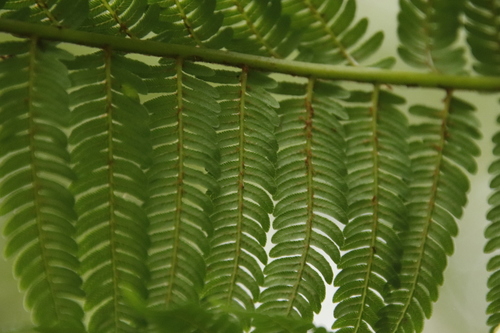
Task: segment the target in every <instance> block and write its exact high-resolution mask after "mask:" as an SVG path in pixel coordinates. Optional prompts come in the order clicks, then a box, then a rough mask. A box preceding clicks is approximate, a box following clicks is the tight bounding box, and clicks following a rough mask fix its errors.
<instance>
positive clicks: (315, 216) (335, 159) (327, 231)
mask: <svg viewBox="0 0 500 333" xmlns="http://www.w3.org/2000/svg"><path fill="white" fill-rule="evenodd" d="M339 97H340V98H343V97H346V92H345V91H344V90H342V89H341V88H340V87H338V86H335V85H333V84H330V83H326V82H322V81H316V80H314V79H310V80H309V82H308V84H307V86H305V87H304V86H302V93H301V96H300V97H298V98H292V99H288V100H285V101H283V102H281V103H280V104H281V108H280V112H281V124H280V127H279V129H278V132H277V134H276V135H277V138H278V144H279V146H280V150H279V151H278V160H277V175H276V185H277V189H278V190H277V191H276V193H275V194H274V200H276V201H277V204H276V207H275V210H274V213H273V214H274V216H275V219H274V221H273V228H274V229H275V230H276V233H275V234H274V235H273V238H272V241H273V243H275V244H276V245H275V246H274V247H273V249H272V250H271V252H270V256H271V257H273V258H275V259H274V260H273V261H272V262H271V263H270V264H268V265H267V266H266V268H265V270H264V272H265V273H266V278H265V289H264V291H263V292H262V294H261V297H260V302H262V305H261V306H260V307H259V311H260V312H267V313H273V314H277V315H282V316H291V317H304V318H305V319H308V320H310V319H312V314H313V312H319V310H320V308H321V302H322V300H323V299H324V297H325V285H324V284H325V282H326V283H331V281H332V279H333V272H332V269H331V266H330V264H329V263H328V261H327V259H326V258H325V256H324V255H323V254H322V253H321V252H320V251H323V252H324V253H325V254H326V255H327V256H328V257H329V258H330V260H332V261H334V262H338V260H339V259H340V252H339V249H338V247H339V246H340V245H342V242H343V237H342V233H341V231H340V229H339V226H338V225H337V223H345V222H346V219H347V217H346V212H345V210H346V206H347V204H346V199H345V196H344V193H345V192H346V184H345V180H344V176H345V172H346V170H345V165H344V161H345V152H344V149H343V147H344V144H345V143H344V138H343V129H342V126H341V125H340V122H339V120H338V119H342V118H345V117H346V114H345V111H344V110H343V108H342V107H341V106H340V104H338V102H337V101H336V99H337V98H339ZM318 272H319V274H318Z"/></svg>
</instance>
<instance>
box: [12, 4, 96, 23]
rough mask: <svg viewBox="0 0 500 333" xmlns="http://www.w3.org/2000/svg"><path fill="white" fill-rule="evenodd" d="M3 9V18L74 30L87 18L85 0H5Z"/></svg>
mask: <svg viewBox="0 0 500 333" xmlns="http://www.w3.org/2000/svg"><path fill="white" fill-rule="evenodd" d="M3 9H4V10H6V12H5V13H3V14H2V17H4V18H12V19H16V20H23V21H28V22H35V23H43V24H49V25H53V26H56V27H58V28H76V27H78V26H79V25H80V24H81V23H82V22H83V21H84V20H85V19H86V18H87V15H88V13H89V4H88V1H87V0H36V1H33V0H7V1H6V2H5V5H4V6H3Z"/></svg>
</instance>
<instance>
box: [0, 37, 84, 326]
mask: <svg viewBox="0 0 500 333" xmlns="http://www.w3.org/2000/svg"><path fill="white" fill-rule="evenodd" d="M3 56H6V58H3ZM0 58H1V59H3V60H2V61H0V91H1V94H0V101H1V102H0V145H1V147H2V149H1V150H0V180H1V181H0V216H6V217H7V222H6V224H5V226H4V235H5V236H6V237H7V245H6V248H5V255H6V256H7V257H11V256H13V255H16V261H15V263H14V274H15V276H16V277H18V278H19V279H20V282H19V286H20V289H22V290H26V291H27V293H26V297H25V304H26V306H27V307H28V308H29V309H31V310H32V313H33V319H34V322H35V324H37V325H40V326H42V327H58V328H59V329H62V328H66V329H68V330H71V331H73V330H75V331H78V332H79V331H83V324H82V320H83V311H82V309H81V307H80V305H79V303H78V302H79V299H81V297H82V296H83V292H82V290H81V279H80V277H79V276H78V275H77V273H76V271H77V270H78V266H79V262H78V259H77V258H76V251H77V246H76V242H75V241H74V239H73V238H72V237H73V236H74V233H75V226H74V222H75V217H76V216H75V212H74V210H73V205H74V198H73V196H72V194H71V193H70V192H69V191H68V189H67V186H68V184H69V182H70V181H71V180H72V179H73V178H74V174H73V172H72V171H71V169H70V168H69V154H68V151H67V138H66V134H65V133H64V131H63V129H65V128H67V126H68V116H69V100H68V94H67V91H66V90H67V89H68V88H69V86H70V81H69V80H68V71H67V69H66V67H65V65H64V64H63V63H62V60H68V59H71V58H72V56H71V55H70V54H69V53H67V52H65V51H63V50H61V49H58V48H56V47H55V46H54V45H53V44H50V43H46V42H43V41H40V40H38V39H36V38H32V39H30V40H27V41H25V42H8V43H4V44H1V45H0Z"/></svg>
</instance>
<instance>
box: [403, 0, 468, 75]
mask: <svg viewBox="0 0 500 333" xmlns="http://www.w3.org/2000/svg"><path fill="white" fill-rule="evenodd" d="M463 4H464V1H463V0H435V1H413V0H400V1H399V6H400V11H399V15H398V23H399V25H398V36H399V40H400V41H401V44H402V45H401V46H400V47H399V48H398V53H399V56H400V57H401V58H402V59H403V60H404V61H405V62H406V63H407V64H408V65H410V66H413V67H417V68H426V69H428V70H431V71H434V72H438V73H448V74H463V73H464V70H463V68H464V65H465V63H466V60H465V56H464V53H465V50H464V49H463V48H461V47H454V46H453V43H455V41H456V40H457V37H458V32H459V28H460V27H461V22H460V15H461V14H462V10H463Z"/></svg>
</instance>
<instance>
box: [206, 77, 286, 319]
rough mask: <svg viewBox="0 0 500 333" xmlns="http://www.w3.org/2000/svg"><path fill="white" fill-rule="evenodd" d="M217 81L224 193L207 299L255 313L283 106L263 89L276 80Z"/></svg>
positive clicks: (216, 200) (216, 212)
mask: <svg viewBox="0 0 500 333" xmlns="http://www.w3.org/2000/svg"><path fill="white" fill-rule="evenodd" d="M216 78H219V80H222V81H224V83H225V85H224V86H220V87H219V92H220V96H223V98H222V101H221V106H222V112H221V113H220V116H219V119H220V126H219V128H218V135H219V149H220V151H221V175H220V177H219V180H218V182H219V184H220V185H221V189H220V192H219V194H218V195H217V196H215V198H214V205H215V209H214V213H213V214H212V224H213V226H214V234H213V236H212V238H211V248H212V250H211V255H210V256H209V257H208V258H207V265H208V272H209V273H208V274H207V277H206V285H205V291H204V295H205V297H206V298H208V299H211V300H213V301H215V302H219V303H221V304H226V305H230V304H233V305H236V306H237V305H238V304H242V305H243V307H244V309H247V310H253V309H254V302H256V301H257V300H258V297H259V293H260V291H259V286H261V285H262V284H263V282H264V276H263V274H262V270H261V268H260V267H259V263H258V262H259V261H260V263H262V264H266V263H267V254H266V252H265V251H264V248H263V246H265V244H266V232H267V231H268V230H269V225H270V222H269V215H268V214H270V213H272V211H273V202H272V200H271V198H270V197H269V194H268V193H272V192H273V191H274V166H273V163H274V161H275V160H276V150H277V148H278V147H277V143H276V139H275V138H274V128H275V126H276V125H277V124H278V116H277V115H276V113H275V111H274V108H276V107H277V106H278V103H277V102H276V101H275V100H274V99H273V98H272V96H270V95H269V94H268V93H267V92H266V91H265V90H264V89H262V86H263V85H264V86H266V85H268V86H269V85H272V84H273V82H272V81H269V78H267V76H264V75H262V74H260V73H258V72H250V73H249V72H248V71H247V70H246V69H243V70H242V71H241V72H234V71H219V72H218V73H217V75H216ZM229 84H230V85H229ZM263 117H264V118H265V119H264V120H260V119H261V118H263ZM221 262H223V263H224V264H223V265H221ZM248 291H249V292H250V294H249V293H248Z"/></svg>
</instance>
